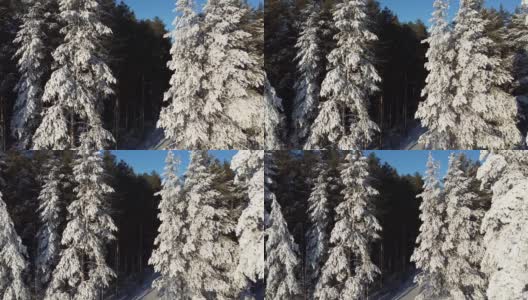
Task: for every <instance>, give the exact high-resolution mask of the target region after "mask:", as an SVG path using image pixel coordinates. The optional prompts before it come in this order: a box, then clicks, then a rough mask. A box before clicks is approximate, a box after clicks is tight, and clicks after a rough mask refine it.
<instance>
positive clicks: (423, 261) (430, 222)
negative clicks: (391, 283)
mask: <svg viewBox="0 0 528 300" xmlns="http://www.w3.org/2000/svg"><path fill="white" fill-rule="evenodd" d="M439 168H440V166H439V164H438V163H437V162H436V161H434V159H433V155H432V154H431V153H429V160H428V161H427V171H426V175H425V178H424V180H425V182H424V186H423V188H424V190H423V192H422V193H421V194H419V195H418V196H417V197H420V198H422V203H421V204H420V220H422V225H421V226H420V234H419V235H418V238H417V240H416V243H417V246H416V248H415V250H414V253H413V255H412V257H411V261H414V262H415V264H416V268H418V269H419V270H420V273H418V275H416V277H415V278H414V281H415V282H416V283H418V287H419V289H420V294H419V295H418V297H417V299H434V298H438V297H441V296H445V295H446V292H447V291H446V290H445V284H446V282H445V281H446V279H445V273H444V268H445V264H446V257H445V254H444V252H443V251H442V244H443V241H444V240H445V234H446V224H445V214H446V204H445V200H444V196H443V193H442V190H441V187H440V181H439V180H438V169H439Z"/></svg>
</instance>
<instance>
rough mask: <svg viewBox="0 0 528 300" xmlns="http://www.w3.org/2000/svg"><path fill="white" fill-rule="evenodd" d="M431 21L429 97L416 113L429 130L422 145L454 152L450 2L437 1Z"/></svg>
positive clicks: (428, 65)
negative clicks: (448, 20) (448, 19)
mask: <svg viewBox="0 0 528 300" xmlns="http://www.w3.org/2000/svg"><path fill="white" fill-rule="evenodd" d="M433 6H434V12H433V17H432V19H431V24H432V26H431V34H430V36H429V37H428V38H427V39H426V40H425V41H424V42H425V43H428V44H429V49H428V50H427V54H426V56H427V59H428V62H427V63H426V65H425V67H426V69H427V70H428V71H429V75H428V76H427V79H426V85H425V88H424V89H423V91H422V96H424V97H426V99H425V101H424V102H421V103H420V104H419V106H418V110H417V111H416V118H418V119H420V120H421V123H422V126H423V127H425V128H427V132H425V133H424V134H423V135H422V136H421V137H420V140H419V142H420V143H422V144H423V145H424V146H425V147H426V148H430V149H453V148H455V147H456V144H455V142H456V140H455V138H454V137H453V134H454V131H455V130H456V128H457V127H458V126H457V124H458V123H457V122H458V121H457V115H456V112H455V111H453V106H452V103H453V98H454V92H455V90H454V87H453V84H454V83H453V79H454V76H455V72H454V70H453V62H454V58H455V51H454V46H453V39H452V33H451V28H450V26H449V23H448V22H447V18H448V10H449V1H448V0H436V1H435V2H434V4H433Z"/></svg>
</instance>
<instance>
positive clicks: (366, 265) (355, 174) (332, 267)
mask: <svg viewBox="0 0 528 300" xmlns="http://www.w3.org/2000/svg"><path fill="white" fill-rule="evenodd" d="M341 180H342V181H343V185H344V189H343V191H342V192H341V194H342V196H343V199H342V200H341V201H340V203H338V204H337V207H336V208H335V214H336V217H335V220H336V222H335V225H334V228H333V229H332V232H331V234H330V248H329V252H328V259H327V260H326V262H325V264H324V266H323V268H322V269H321V276H320V278H319V281H318V283H317V286H316V288H315V299H364V298H365V297H366V296H367V294H368V285H369V284H371V283H372V282H373V281H374V278H375V276H376V275H377V274H378V273H379V272H380V270H379V268H378V267H377V266H376V265H375V264H374V263H373V262H372V260H371V258H370V246H371V244H372V242H374V241H375V240H377V239H379V234H378V232H379V231H380V230H381V226H380V225H379V222H378V220H377V219H376V217H375V214H374V207H373V200H374V197H376V196H377V195H378V191H377V190H376V189H374V188H373V187H372V186H371V178H370V176H369V170H368V163H367V159H366V157H364V156H363V155H362V154H361V151H353V152H352V153H350V154H347V156H346V158H345V162H344V164H343V169H342V170H341Z"/></svg>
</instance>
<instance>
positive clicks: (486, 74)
mask: <svg viewBox="0 0 528 300" xmlns="http://www.w3.org/2000/svg"><path fill="white" fill-rule="evenodd" d="M482 8H483V1H482V0H462V1H460V9H459V11H458V14H457V16H456V18H455V23H456V25H455V28H454V33H453V35H454V44H455V50H456V58H455V66H456V67H455V78H456V81H455V87H456V93H455V97H454V100H453V110H454V111H456V112H457V113H458V116H457V124H458V126H457V130H456V133H455V138H456V146H457V148H460V149H475V148H485V149H511V148H514V147H516V146H518V145H520V143H521V135H520V132H519V129H518V128H517V121H518V109H517V103H516V101H515V98H514V97H513V96H511V95H509V94H507V93H506V92H505V91H504V90H503V88H502V87H503V86H504V85H505V84H509V83H511V81H512V77H511V75H510V72H509V70H507V69H506V67H505V66H506V65H507V64H505V63H504V61H503V59H502V58H501V57H500V55H498V54H496V53H494V52H493V49H494V47H496V44H495V43H494V42H493V40H491V39H490V38H489V37H487V36H486V35H485V28H486V26H487V24H488V22H489V21H488V20H486V19H484V18H483V16H482Z"/></svg>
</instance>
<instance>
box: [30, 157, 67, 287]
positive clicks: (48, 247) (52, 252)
mask: <svg viewBox="0 0 528 300" xmlns="http://www.w3.org/2000/svg"><path fill="white" fill-rule="evenodd" d="M46 171H47V172H48V173H47V174H45V175H44V176H43V186H42V189H41V190H40V193H39V196H38V200H39V217H40V228H39V230H38V232H37V245H38V246H37V247H38V249H37V257H36V259H35V265H36V268H37V271H36V274H37V278H38V288H42V289H43V288H45V287H46V286H47V284H48V283H49V281H50V278H51V274H52V272H53V269H54V268H55V266H56V265H57V262H58V259H59V253H60V250H61V236H60V234H61V233H60V230H59V227H60V226H61V224H62V222H63V221H64V220H63V217H62V215H63V209H64V207H63V205H64V203H63V201H64V200H63V198H62V197H63V193H62V187H63V182H62V180H63V178H64V174H62V171H61V165H60V162H59V160H58V159H57V158H55V157H53V156H52V157H51V158H50V159H49V160H48V162H47V165H46Z"/></svg>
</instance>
